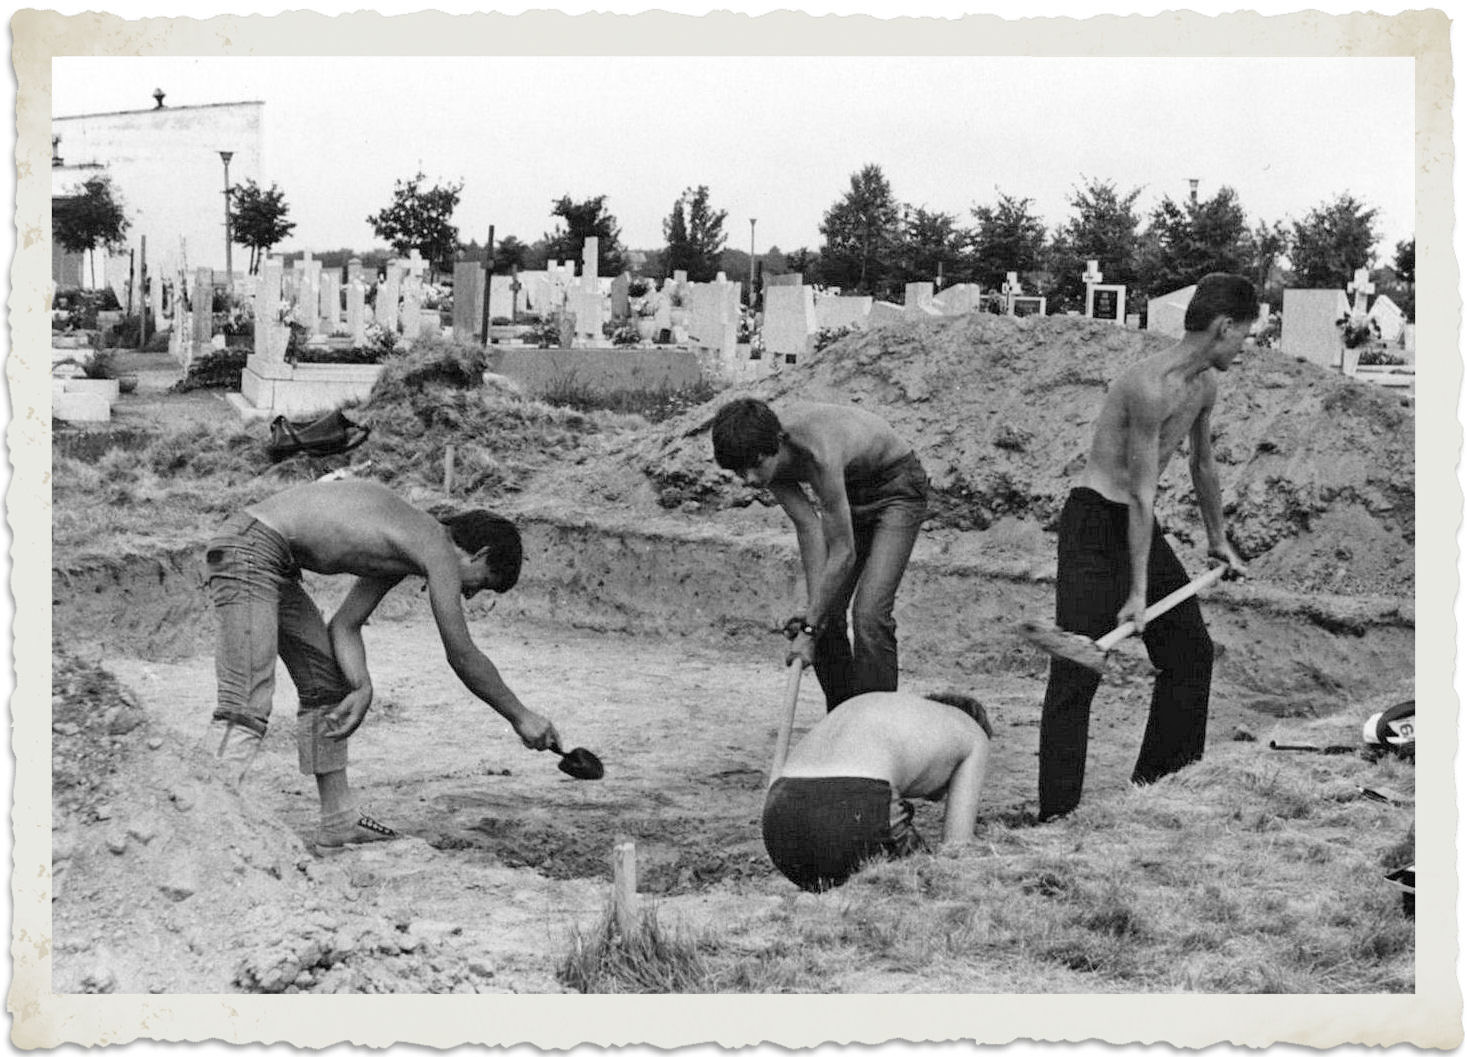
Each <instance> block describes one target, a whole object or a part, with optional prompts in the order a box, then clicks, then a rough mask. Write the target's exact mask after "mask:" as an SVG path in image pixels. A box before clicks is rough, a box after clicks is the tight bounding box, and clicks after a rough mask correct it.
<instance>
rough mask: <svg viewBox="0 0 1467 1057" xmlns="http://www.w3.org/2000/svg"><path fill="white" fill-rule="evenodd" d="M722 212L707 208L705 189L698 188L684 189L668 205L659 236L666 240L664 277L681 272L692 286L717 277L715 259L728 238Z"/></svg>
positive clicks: (724, 214) (724, 213) (700, 186)
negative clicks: (667, 211) (670, 211)
mask: <svg viewBox="0 0 1467 1057" xmlns="http://www.w3.org/2000/svg"><path fill="white" fill-rule="evenodd" d="M727 218H728V211H727V210H725V209H718V210H715V209H713V208H712V207H710V206H709V205H708V187H707V185H705V184H699V185H698V186H697V187H689V188H686V189H685V190H684V191H683V193H682V194H681V195H679V196H678V199H677V201H676V202H674V203H673V204H672V213H671V214H669V215H668V217H667V219H665V220H664V221H663V222H662V236H663V238H665V239H666V240H667V249H666V250H665V252H664V256H663V261H664V267H665V268H666V269H667V271H668V273H669V274H671V273H672V272H675V271H678V270H679V269H682V270H685V271H686V272H687V273H688V278H689V279H691V280H692V281H693V282H697V283H706V282H708V281H709V280H711V279H712V278H713V277H714V276H716V275H717V274H718V270H719V257H720V255H721V254H722V253H723V246H724V243H725V242H727V241H728V236H726V235H725V234H724V233H723V222H724V220H726V219H727Z"/></svg>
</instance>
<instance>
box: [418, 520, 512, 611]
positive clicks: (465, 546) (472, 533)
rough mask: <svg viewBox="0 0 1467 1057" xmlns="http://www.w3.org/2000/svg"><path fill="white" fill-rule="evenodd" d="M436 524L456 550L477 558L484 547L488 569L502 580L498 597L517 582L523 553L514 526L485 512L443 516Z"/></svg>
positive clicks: (510, 522) (508, 521)
mask: <svg viewBox="0 0 1467 1057" xmlns="http://www.w3.org/2000/svg"><path fill="white" fill-rule="evenodd" d="M438 520H439V522H440V523H441V524H442V525H443V527H444V528H446V529H448V535H449V536H450V537H451V538H452V540H453V542H454V545H455V546H457V547H458V549H459V550H461V551H464V552H466V553H468V554H478V553H479V551H481V550H483V549H484V548H485V547H488V548H489V568H491V569H493V570H494V571H495V572H497V573H499V575H500V576H501V577H502V578H503V583H502V584H501V586H500V587H499V588H498V591H499V592H500V593H503V592H505V591H508V590H509V589H510V588H511V587H513V586H514V585H515V584H516V583H517V582H518V581H519V578H520V565H521V563H523V561H524V558H525V552H524V547H523V545H522V544H521V543H520V530H519V529H517V528H515V526H514V522H512V521H510V520H509V519H508V518H502V517H500V516H499V515H498V514H491V513H490V512H489V511H487V510H465V511H463V512H462V513H459V514H445V515H443V516H441V517H440V518H439V519H438Z"/></svg>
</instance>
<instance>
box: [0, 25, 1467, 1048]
mask: <svg viewBox="0 0 1467 1057" xmlns="http://www.w3.org/2000/svg"><path fill="white" fill-rule="evenodd" d="M448 20H451V21H448ZM450 27H451V28H450ZM1448 27H1449V23H1448V20H1447V17H1446V15H1445V14H1444V13H1442V12H1440V11H1417V12H1408V13H1403V14H1397V15H1377V14H1358V15H1329V14H1324V13H1322V12H1319V11H1313V12H1299V13H1291V14H1281V15H1259V14H1250V13H1237V14H1230V15H1221V16H1206V15H1200V14H1193V13H1188V12H1177V11H1171V12H1166V13H1164V14H1161V15H1155V16H1108V15H1107V16H1097V17H1095V18H1091V19H1087V20H1083V21H1082V20H1076V19H1067V18H1060V19H1055V18H1038V19H1023V20H1004V19H1001V18H998V17H996V16H983V15H973V16H966V17H962V18H960V19H949V20H936V19H923V18H916V19H902V18H898V19H874V18H870V17H861V16H851V17H831V16H827V17H824V18H815V17H811V16H807V15H804V14H801V13H798V12H791V11H785V12H778V13H774V14H766V15H760V16H757V17H751V16H748V15H741V14H735V13H731V12H721V13H714V14H708V15H704V16H701V17H695V16H687V15H675V14H666V13H664V14H644V15H636V16H625V15H620V16H608V15H577V16H566V15H562V14H558V13H555V12H536V13H530V14H522V15H494V14H484V15H446V14H431V13H430V14H417V15H403V16H387V17H384V16H381V15H377V14H372V13H363V14H354V15H342V16H334V17H328V16H323V15H316V14H311V13H292V14H286V15H277V16H272V17H265V16H249V17H225V16H220V17H214V18H209V19H207V20H202V21H200V20H194V19H187V18H177V19H147V20H141V21H127V20H124V19H122V18H119V17H115V16H111V15H99V14H95V13H93V14H88V15H81V16H72V17H67V16H61V15H57V14H55V13H48V12H38V11H23V12H19V13H17V14H16V15H15V16H14V18H13V20H12V23H11V28H12V47H13V52H12V60H13V68H14V74H15V77H16V85H17V88H16V91H17V97H16V129H17V142H16V173H17V182H16V218H15V230H16V250H15V257H14V260H13V265H12V270H11V283H12V287H11V296H10V301H9V309H10V311H9V321H10V326H11V348H10V355H9V358H8V360H7V363H6V367H7V377H8V380H9V386H10V399H11V422H10V424H9V429H8V434H7V439H8V442H9V453H10V459H11V461H12V464H13V470H12V478H11V484H10V489H9V492H8V494H7V497H6V499H7V503H6V505H7V517H8V518H9V523H10V526H11V530H12V534H13V550H12V554H11V584H12V592H13V596H14V605H15V622H14V655H15V658H16V683H15V693H14V696H13V698H12V701H11V720H12V725H13V735H12V752H13V757H14V760H15V786H14V800H13V807H12V826H13V832H14V867H13V874H12V885H13V918H12V937H11V941H12V942H11V953H12V969H13V976H12V980H11V986H10V989H9V993H8V1008H9V1010H10V1012H11V1016H12V1035H11V1040H12V1043H13V1045H15V1046H17V1047H20V1048H36V1047H54V1046H57V1045H61V1044H63V1043H79V1044H82V1045H95V1044H109V1043H111V1044H116V1043H124V1042H126V1041H128V1040H131V1039H155V1040H203V1039H220V1040H223V1041H228V1042H267V1043H268V1042H284V1043H289V1044H291V1045H294V1046H299V1047H313V1048H314V1047H326V1046H331V1045H333V1044H335V1043H338V1042H341V1041H352V1042H356V1043H363V1044H367V1045H376V1046H382V1045H387V1044H390V1043H393V1042H398V1041H402V1042H411V1043H416V1044H419V1045H423V1046H431V1047H448V1046H455V1045H459V1044H462V1043H478V1044H485V1045H494V1046H514V1045H517V1044H525V1045H530V1046H534V1047H537V1048H541V1049H571V1048H573V1047H576V1046H578V1045H582V1044H593V1045H600V1046H621V1045H629V1044H636V1045H640V1046H655V1047H663V1048H665V1047H680V1046H690V1045H695V1044H715V1045H719V1046H724V1047H734V1046H746V1045H754V1044H759V1043H766V1044H775V1045H778V1046H782V1047H788V1048H810V1047H816V1046H819V1045H821V1044H824V1043H881V1042H887V1041H890V1040H909V1041H940V1040H975V1041H977V1042H980V1043H985V1044H1003V1043H1006V1042H1009V1041H1011V1040H1015V1039H1037V1040H1083V1039H1096V1040H1102V1041H1106V1042H1114V1043H1127V1042H1139V1043H1152V1042H1166V1043H1169V1044H1171V1045H1174V1046H1179V1047H1205V1046H1210V1045H1213V1044H1216V1043H1220V1042H1230V1043H1232V1044H1234V1045H1242V1046H1267V1045H1270V1044H1274V1043H1280V1042H1285V1043H1295V1044H1299V1045H1304V1046H1313V1047H1329V1046H1335V1045H1340V1044H1344V1043H1354V1044H1360V1045H1371V1046H1390V1045H1396V1044H1411V1045H1415V1046H1420V1047H1433V1048H1444V1047H1447V1048H1449V1047H1452V1046H1455V1045H1458V1044H1459V1043H1460V1041H1461V1038H1462V1026H1461V1025H1462V1021H1461V994H1460V990H1459V987H1458V983H1457V967H1456V961H1457V942H1458V941H1457V921H1456V889H1457V881H1456V858H1457V854H1456V846H1455V832H1456V819H1457V805H1456V789H1455V783H1454V780H1453V768H1454V756H1455V749H1456V745H1457V741H1458V738H1457V721H1456V717H1457V702H1456V697H1455V694H1454V691H1453V667H1454V658H1455V651H1456V625H1455V620H1454V617H1453V608H1454V603H1455V596H1456V592H1457V581H1456V578H1455V576H1452V575H1449V574H1448V572H1447V570H1454V569H1456V568H1457V547H1456V535H1457V531H1458V527H1459V523H1460V520H1461V509H1462V496H1461V492H1460V489H1459V487H1458V484H1457V477H1456V464H1457V461H1458V458H1459V453H1460V448H1461V428H1460V425H1459V423H1458V421H1457V399H1458V392H1459V388H1460V383H1461V364H1460V361H1459V359H1458V358H1457V357H1455V356H1451V355H1445V354H1443V353H1444V352H1445V351H1446V350H1451V349H1456V348H1458V347H1459V341H1458V327H1459V320H1460V301H1459V297H1458V269H1457V264H1456V261H1455V257H1454V253H1453V246H1452V233H1453V227H1454V214H1453V195H1452V191H1453V187H1452V182H1453V143H1452V112H1451V105H1452V90H1453V83H1452V74H1453V71H1452V67H1451V55H1450V49H1449V28H1448ZM144 51H146V52H147V53H149V54H154V55H203V54H207V55H272V54H275V55H280V54H290V55H315V54H320V55H329V54H353V55H356V54H380V55H384V56H391V55H402V54H435V53H442V54H454V55H464V54H478V53H482V54H508V53H538V54H572V55H580V54H585V55H591V54H596V55H607V54H613V55H614V54H710V55H713V54H717V55H739V54H784V55H799V54H816V53H821V54H910V55H921V54H1011V55H1081V54H1083V55H1087V56H1152V55H1162V56H1178V55H1196V56H1199V57H1203V56H1209V57H1210V56H1299V57H1304V56H1327V57H1380V56H1409V57H1413V58H1414V59H1415V70H1416V74H1415V86H1416V102H1415V112H1416V181H1417V183H1416V194H1417V198H1416V225H1415V228H1416V237H1417V243H1418V246H1417V249H1418V267H1417V276H1418V278H1417V281H1418V287H1417V289H1418V298H1417V303H1418V304H1419V305H1420V306H1421V309H1420V313H1419V316H1418V321H1417V344H1418V347H1419V348H1421V349H1423V350H1429V352H1428V354H1426V355H1423V356H1422V357H1421V359H1420V361H1419V362H1418V367H1417V370H1418V383H1417V415H1418V430H1417V438H1418V444H1417V464H1416V470H1417V483H1418V488H1417V504H1418V505H1417V539H1416V546H1417V566H1418V569H1420V570H1422V572H1424V573H1426V575H1419V576H1418V578H1417V605H1416V611H1417V615H1418V620H1417V627H1416V680H1417V687H1416V693H1417V696H1418V698H1419V699H1421V700H1422V701H1423V702H1427V703H1428V704H1429V706H1430V711H1428V712H1427V713H1426V715H1425V718H1424V719H1423V737H1422V739H1421V740H1420V741H1419V742H1418V764H1417V767H1418V770H1417V775H1418V779H1417V782H1418V785H1417V864H1418V867H1419V869H1420V872H1421V874H1422V876H1423V877H1425V878H1428V879H1429V883H1427V884H1425V885H1424V886H1423V888H1422V890H1421V892H1420V893H1419V895H1418V899H1417V961H1416V987H1417V990H1416V993H1415V994H1413V995H1364V996H1362V995H1331V996H1322V995H1305V996H1301V995H1288V996H1265V995H1257V996H1253V995H1248V996H1211V995H1165V996H1158V995H1108V996H1079V995H927V996H919V997H914V996H886V995H882V996H857V995H816V996H773V995H768V996H759V995H754V996H684V995H678V996H660V995H659V996H634V997H612V996H580V995H574V996H561V995H524V996H490V995H482V996H408V995H400V996H335V995H331V996H325V995H323V996H299V997H294V996H292V997H274V996H263V995H198V996H189V995H140V996H124V995H70V994H67V995H58V994H54V993H52V991H51V982H50V981H51V957H50V948H49V929H50V910H49V897H50V880H49V863H50V832H51V827H50V814H51V790H50V766H49V758H50V757H49V751H48V747H49V739H50V724H49V693H48V691H49V684H50V668H49V665H48V664H47V661H46V658H47V656H48V655H49V653H50V645H51V642H50V620H49V617H48V618H45V619H42V618H41V617H40V614H41V613H42V612H44V611H45V610H46V609H49V601H50V591H51V589H50V578H49V569H50V557H51V545H50V481H49V472H50V443H51V423H50V412H49V410H48V409H49V406H50V405H49V403H48V399H47V398H48V394H49V391H50V387H49V385H48V380H49V355H50V353H49V349H50V346H49V334H50V321H49V312H48V307H49V306H48V305H47V298H48V296H49V278H50V238H49V236H50V222H49V213H50V205H49V201H50V199H49V195H50V173H49V164H50V163H49V155H50V136H49V128H50V125H49V122H50V60H51V59H52V58H53V57H54V56H57V55H78V54H88V55H129V54H138V53H141V52H144ZM1342 105H1344V101H1342Z"/></svg>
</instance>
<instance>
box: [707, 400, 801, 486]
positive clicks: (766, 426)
mask: <svg viewBox="0 0 1467 1057" xmlns="http://www.w3.org/2000/svg"><path fill="white" fill-rule="evenodd" d="M783 435H784V427H783V426H781V425H780V424H779V419H778V418H777V417H776V416H775V414H774V411H773V410H771V409H770V407H769V405H768V404H766V403H765V402H764V401H763V400H755V399H754V398H753V397H748V396H743V397H739V398H738V399H737V400H730V401H729V402H728V403H726V404H724V405H723V406H722V407H720V408H719V409H718V414H716V415H714V416H713V458H714V460H715V461H716V462H717V463H718V465H719V466H722V467H723V468H724V469H725V470H732V471H733V472H734V473H743V472H744V471H745V470H747V469H748V468H749V467H750V466H753V465H754V464H755V463H757V462H758V461H759V460H760V459H762V458H764V457H765V456H768V455H777V454H779V440H780V438H781V437H782V436H783Z"/></svg>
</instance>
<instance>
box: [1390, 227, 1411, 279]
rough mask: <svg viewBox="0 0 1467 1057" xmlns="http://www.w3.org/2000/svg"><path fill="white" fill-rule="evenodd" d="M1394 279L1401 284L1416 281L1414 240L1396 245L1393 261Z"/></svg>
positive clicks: (1406, 240)
mask: <svg viewBox="0 0 1467 1057" xmlns="http://www.w3.org/2000/svg"><path fill="white" fill-rule="evenodd" d="M1394 264H1395V269H1396V277H1397V278H1398V279H1400V280H1401V282H1403V283H1414V282H1415V281H1416V239H1415V238H1414V237H1412V238H1410V239H1403V240H1401V241H1400V242H1398V243H1396V256H1395V259H1394Z"/></svg>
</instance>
